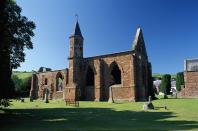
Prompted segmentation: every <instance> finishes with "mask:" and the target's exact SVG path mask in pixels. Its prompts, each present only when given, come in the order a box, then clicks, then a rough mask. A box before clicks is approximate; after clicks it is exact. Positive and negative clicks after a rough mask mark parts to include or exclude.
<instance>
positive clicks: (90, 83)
mask: <svg viewBox="0 0 198 131" xmlns="http://www.w3.org/2000/svg"><path fill="white" fill-rule="evenodd" d="M86 86H94V72H93V70H92V69H91V67H90V66H89V67H88V70H87V74H86Z"/></svg>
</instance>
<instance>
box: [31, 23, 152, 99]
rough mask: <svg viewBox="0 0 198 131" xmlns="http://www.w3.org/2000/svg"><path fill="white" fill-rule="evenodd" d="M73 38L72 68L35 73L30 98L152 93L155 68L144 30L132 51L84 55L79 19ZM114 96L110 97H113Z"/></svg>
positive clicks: (143, 96)
mask: <svg viewBox="0 0 198 131" xmlns="http://www.w3.org/2000/svg"><path fill="white" fill-rule="evenodd" d="M69 39H70V50H69V52H70V55H69V58H68V61H69V68H66V69H64V70H58V71H46V70H44V71H41V70H40V72H35V73H34V74H33V76H32V86H31V91H30V97H33V98H35V99H37V98H40V99H43V96H44V92H45V90H49V92H50V95H49V99H78V100H87V101H108V100H109V99H110V98H109V97H110V95H109V94H110V90H109V89H110V88H111V94H112V95H111V97H112V98H113V100H120V101H123V100H125V101H144V100H148V96H149V95H152V94H153V91H152V70H151V69H152V67H151V63H150V62H149V61H148V56H147V52H146V47H145V43H144V38H143V34H142V29H141V28H140V27H138V28H137V31H136V35H135V39H134V41H133V46H132V50H129V51H125V52H118V53H113V54H106V55H100V56H94V57H87V58H84V57H83V40H84V38H83V36H82V34H81V30H80V26H79V23H78V21H77V22H76V23H75V28H74V31H73V33H72V35H71V36H70V37H69ZM112 98H111V99H112Z"/></svg>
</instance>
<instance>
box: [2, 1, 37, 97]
mask: <svg viewBox="0 0 198 131" xmlns="http://www.w3.org/2000/svg"><path fill="white" fill-rule="evenodd" d="M34 29H35V24H34V23H33V22H32V21H29V20H28V19H27V18H26V17H25V16H22V15H21V8H20V7H19V6H18V5H17V4H16V2H14V1H13V0H0V36H1V37H0V60H1V61H0V83H1V88H0V98H9V97H10V95H11V94H10V89H11V88H12V84H11V83H12V81H11V75H12V69H16V68H17V67H19V66H20V63H21V62H24V61H25V53H24V49H25V48H27V49H32V48H33V43H32V41H31V38H32V37H33V36H34V32H33V30H34ZM12 89H13V88H12Z"/></svg>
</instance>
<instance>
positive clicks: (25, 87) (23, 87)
mask: <svg viewBox="0 0 198 131" xmlns="http://www.w3.org/2000/svg"><path fill="white" fill-rule="evenodd" d="M12 81H13V83H14V87H15V95H16V96H18V97H26V96H29V91H30V87H31V77H26V78H24V79H19V77H18V76H17V75H12Z"/></svg>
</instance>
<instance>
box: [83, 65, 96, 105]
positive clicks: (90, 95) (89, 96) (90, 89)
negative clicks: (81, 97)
mask: <svg viewBox="0 0 198 131" xmlns="http://www.w3.org/2000/svg"><path fill="white" fill-rule="evenodd" d="M94 80H95V77H94V71H93V69H92V68H91V67H90V66H88V69H87V73H86V84H85V85H86V93H85V98H86V100H90V101H92V100H94V94H95V93H94V85H95V82H94Z"/></svg>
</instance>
